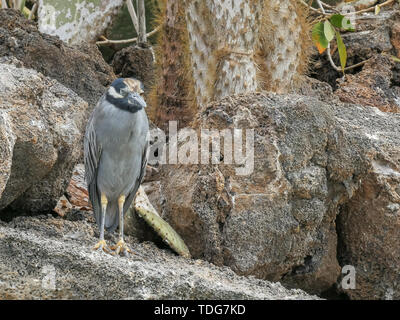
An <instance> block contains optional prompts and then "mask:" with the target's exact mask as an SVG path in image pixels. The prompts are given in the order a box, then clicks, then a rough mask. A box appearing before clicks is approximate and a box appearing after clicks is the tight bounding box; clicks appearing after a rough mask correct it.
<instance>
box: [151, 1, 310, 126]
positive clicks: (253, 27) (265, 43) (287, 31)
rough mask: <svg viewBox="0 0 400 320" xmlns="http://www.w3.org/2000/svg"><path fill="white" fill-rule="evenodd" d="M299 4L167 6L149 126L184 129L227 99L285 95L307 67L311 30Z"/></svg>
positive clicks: (178, 3) (197, 3)
mask: <svg viewBox="0 0 400 320" xmlns="http://www.w3.org/2000/svg"><path fill="white" fill-rule="evenodd" d="M302 10H304V8H303V7H302V6H300V5H299V3H298V1H297V0H166V1H165V8H164V10H163V11H164V12H163V16H162V17H161V22H162V23H163V30H162V32H161V36H160V37H159V50H158V54H157V58H158V59H157V60H158V63H159V67H158V74H159V76H158V77H157V78H158V81H157V83H156V87H155V88H154V91H153V99H152V115H153V116H154V117H153V118H154V121H155V122H156V123H157V124H158V125H159V126H160V127H165V125H166V124H165V122H166V120H170V119H172V118H174V119H176V120H179V121H180V127H182V126H185V125H188V124H189V123H190V121H191V120H193V116H194V114H195V113H196V111H197V109H198V108H199V107H200V106H201V105H204V104H207V103H208V102H210V101H212V100H217V99H220V98H223V97H225V96H228V95H233V94H238V93H246V92H254V91H257V90H270V91H276V92H288V91H290V90H291V88H293V86H294V84H295V82H296V79H297V78H298V75H299V74H302V73H304V71H305V69H306V66H307V57H308V54H307V51H308V48H309V47H310V40H309V24H308V23H307V21H306V14H305V12H304V11H302Z"/></svg>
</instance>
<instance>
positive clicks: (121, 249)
mask: <svg viewBox="0 0 400 320" xmlns="http://www.w3.org/2000/svg"><path fill="white" fill-rule="evenodd" d="M124 203H125V196H124V195H122V196H120V197H119V198H118V211H119V241H118V243H117V244H116V245H115V246H113V247H111V249H112V250H115V252H114V254H119V253H122V254H124V255H128V253H129V252H131V250H130V249H129V248H128V246H127V245H126V243H125V241H124Z"/></svg>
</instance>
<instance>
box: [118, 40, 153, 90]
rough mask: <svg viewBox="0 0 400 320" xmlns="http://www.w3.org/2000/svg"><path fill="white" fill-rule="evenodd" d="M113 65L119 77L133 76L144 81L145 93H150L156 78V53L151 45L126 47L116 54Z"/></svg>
mask: <svg viewBox="0 0 400 320" xmlns="http://www.w3.org/2000/svg"><path fill="white" fill-rule="evenodd" d="M111 65H112V67H113V68H114V72H115V73H116V74H117V75H118V76H119V77H123V78H127V77H133V78H136V79H139V80H140V81H142V82H143V85H144V89H145V93H146V94H148V93H149V91H150V89H151V88H152V85H153V80H154V53H153V49H152V48H151V47H145V48H143V47H140V46H129V47H127V48H124V49H122V50H120V51H118V52H117V53H116V54H115V55H114V58H113V61H112V63H111Z"/></svg>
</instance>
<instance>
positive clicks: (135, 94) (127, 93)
mask: <svg viewBox="0 0 400 320" xmlns="http://www.w3.org/2000/svg"><path fill="white" fill-rule="evenodd" d="M143 93H144V91H143V84H142V82H140V81H139V80H137V79H133V78H118V79H116V80H114V81H113V82H112V83H111V86H110V87H109V88H108V90H107V93H106V99H107V101H108V102H110V103H111V104H113V105H114V106H116V107H117V108H120V109H123V110H127V111H130V112H136V111H138V110H140V109H142V108H145V107H146V106H147V104H146V102H145V101H144V99H143Z"/></svg>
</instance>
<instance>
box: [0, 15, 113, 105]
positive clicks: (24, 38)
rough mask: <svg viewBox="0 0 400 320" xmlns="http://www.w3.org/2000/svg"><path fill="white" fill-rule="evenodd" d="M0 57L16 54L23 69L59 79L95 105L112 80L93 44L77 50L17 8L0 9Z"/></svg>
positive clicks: (110, 73)
mask: <svg viewBox="0 0 400 320" xmlns="http://www.w3.org/2000/svg"><path fill="white" fill-rule="evenodd" d="M0 21H1V25H0V57H7V56H8V57H15V58H16V59H17V60H19V61H20V63H21V65H23V66H24V67H25V68H31V69H35V70H36V71H38V72H40V73H42V74H44V75H45V76H48V77H51V78H54V79H56V80H58V81H59V82H60V83H61V84H63V85H64V86H66V87H67V88H70V89H71V90H72V91H74V92H75V93H76V94H78V95H79V96H80V97H81V98H83V99H84V100H86V101H87V102H88V103H89V105H90V107H91V108H94V106H95V105H96V103H97V101H98V99H99V98H100V97H101V95H102V94H103V93H104V92H105V90H106V87H107V86H108V85H109V84H110V83H111V82H112V81H113V80H114V79H115V75H114V73H113V71H112V68H111V67H110V66H109V65H107V63H106V62H105V61H104V59H103V57H102V56H101V54H100V52H99V50H98V49H97V47H96V46H95V45H89V44H81V45H80V46H79V50H78V49H75V48H73V47H70V46H68V45H66V44H65V43H64V42H62V41H61V40H60V39H58V38H57V37H54V36H49V35H47V34H42V33H40V32H39V31H38V30H37V27H36V24H35V23H34V22H32V21H31V20H27V19H26V18H24V17H23V16H22V14H21V13H19V12H18V11H16V10H13V9H2V10H0Z"/></svg>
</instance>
